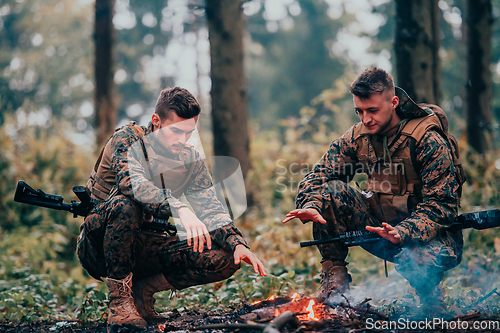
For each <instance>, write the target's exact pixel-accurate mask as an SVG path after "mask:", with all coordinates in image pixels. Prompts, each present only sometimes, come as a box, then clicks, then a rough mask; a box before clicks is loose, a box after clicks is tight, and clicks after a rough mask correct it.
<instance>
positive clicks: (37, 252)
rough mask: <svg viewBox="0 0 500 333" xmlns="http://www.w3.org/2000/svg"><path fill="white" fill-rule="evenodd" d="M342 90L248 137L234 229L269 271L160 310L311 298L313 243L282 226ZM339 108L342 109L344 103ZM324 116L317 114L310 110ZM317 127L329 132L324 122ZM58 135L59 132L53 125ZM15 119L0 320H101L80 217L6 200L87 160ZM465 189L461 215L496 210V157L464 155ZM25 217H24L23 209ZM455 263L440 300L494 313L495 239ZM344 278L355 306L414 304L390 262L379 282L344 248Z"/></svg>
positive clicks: (0, 245) (337, 123)
mask: <svg viewBox="0 0 500 333" xmlns="http://www.w3.org/2000/svg"><path fill="white" fill-rule="evenodd" d="M345 92H346V90H345V89H343V88H342V87H341V86H339V88H337V90H327V91H325V92H324V93H323V95H322V97H318V99H316V100H315V101H314V102H313V103H312V104H311V106H309V107H307V108H304V109H303V110H304V111H302V112H301V115H300V117H299V118H297V119H296V121H295V123H293V122H292V123H283V124H282V125H283V126H282V127H281V130H280V131H279V132H272V131H255V135H254V140H253V141H252V154H253V156H252V158H253V161H254V164H253V166H254V170H253V171H252V173H251V174H250V175H249V177H250V181H249V182H248V183H249V185H251V186H253V187H254V188H253V189H254V193H255V194H254V200H256V206H255V207H254V208H252V209H251V210H249V211H248V212H247V213H246V215H245V217H244V218H240V219H239V220H237V221H236V224H237V226H238V227H239V228H240V229H241V230H242V231H243V233H244V234H245V237H246V239H247V240H248V241H249V245H250V247H251V248H252V250H253V251H254V252H255V253H256V254H257V255H258V256H259V258H261V259H262V260H263V262H264V264H265V265H266V267H267V269H268V273H269V276H268V277H258V276H256V275H255V274H254V273H253V271H252V268H251V267H250V266H246V265H244V266H243V268H242V269H241V270H239V271H238V272H237V273H236V274H235V275H234V276H233V277H232V278H230V279H228V280H226V281H222V282H218V283H214V284H208V285H204V286H195V287H191V288H187V289H185V290H182V291H178V292H176V293H174V295H171V293H170V292H163V293H159V294H158V295H157V298H158V302H157V303H156V305H157V308H158V310H160V311H168V309H174V308H176V309H178V310H179V311H184V310H192V309H195V308H197V307H199V306H201V307H202V308H205V309H222V310H227V309H229V308H236V307H238V306H240V305H241V303H242V302H249V303H251V302H254V301H257V300H263V299H266V298H268V297H269V296H271V295H280V296H286V295H288V296H291V295H292V294H293V293H294V292H299V293H301V294H306V295H307V294H312V293H313V292H315V291H316V290H317V288H318V286H319V270H320V264H319V259H320V258H319V253H318V251H317V250H316V249H315V248H307V249H301V248H300V247H299V242H301V241H304V240H308V239H311V237H312V236H311V233H310V228H311V226H310V225H302V224H301V223H300V222H299V221H290V222H288V223H287V224H286V225H283V224H282V223H281V220H282V219H283V217H284V215H285V214H286V213H287V212H288V211H289V210H291V209H293V207H294V198H295V195H296V192H297V188H296V187H297V184H298V182H299V181H300V180H302V178H303V177H304V175H305V173H307V172H308V171H310V170H311V169H312V167H313V165H314V163H315V162H316V161H317V160H318V159H319V158H320V157H321V155H322V154H323V153H324V152H325V151H326V149H327V148H328V145H329V142H330V140H332V139H333V138H335V137H337V136H339V135H340V133H342V132H343V131H345V130H346V127H347V126H349V125H350V124H349V123H348V121H347V120H346V121H345V122H342V120H340V119H342V118H351V117H352V113H351V111H350V109H348V108H347V107H346V108H345V110H349V111H345V112H344V111H342V110H343V109H338V110H337V109H336V107H335V106H334V104H335V103H334V102H332V101H339V100H342V98H343V96H344V95H345ZM346 103H347V102H346ZM321 112H323V114H322V115H320V116H318V113H321ZM321 117H323V118H322V119H323V120H324V121H325V122H327V123H329V124H331V126H322V125H321V123H322V121H317V119H319V118H321ZM59 127H61V128H63V127H67V125H64V126H63V125H62V124H61V125H60V126H59ZM13 128H16V126H15V124H14V123H13V122H7V124H5V125H4V126H3V127H1V128H0V145H1V146H2V147H3V148H4V153H3V154H2V156H1V157H0V159H1V160H0V182H1V185H2V186H1V187H0V194H1V196H0V198H1V200H0V204H1V205H2V206H1V209H2V216H4V217H5V218H4V219H2V221H1V223H2V224H1V226H2V228H1V229H0V322H30V321H36V320H68V319H72V320H79V321H81V322H95V321H98V322H99V321H104V320H105V318H106V307H107V289H106V286H105V284H103V283H101V282H96V281H95V280H93V279H91V278H90V277H89V276H88V275H87V273H86V272H84V271H83V269H82V268H81V266H80V264H79V263H78V261H77V259H76V257H75V254H74V252H75V243H76V236H77V234H78V225H79V223H80V222H81V219H80V220H77V219H73V218H72V217H71V216H70V215H69V214H67V213H66V212H60V213H61V214H59V212H55V211H51V210H48V209H43V208H30V207H29V206H26V205H22V204H17V203H14V202H13V201H12V199H13V194H14V189H15V184H16V182H17V180H19V179H20V178H21V177H22V178H24V180H26V181H27V182H28V183H29V184H31V185H33V187H35V188H43V189H44V190H46V192H49V193H54V194H63V196H64V197H65V198H66V199H67V200H69V199H71V198H72V195H73V194H71V192H69V190H70V188H71V186H72V185H74V184H83V183H84V182H85V180H86V177H87V172H88V170H90V169H91V168H92V164H93V162H94V157H93V156H92V154H90V153H88V152H86V151H85V150H84V149H83V148H82V147H80V146H77V145H74V144H72V143H71V142H70V141H69V140H68V139H67V134H65V133H66V132H63V131H47V130H45V129H43V128H36V127H26V128H23V129H22V130H20V131H17V132H16V131H13V130H12V129H13ZM462 156H464V163H465V164H466V168H467V171H468V177H469V180H468V183H467V184H466V186H465V187H464V196H463V211H464V212H469V211H473V210H479V209H486V208H491V207H499V206H500V201H499V198H498V189H497V188H496V187H495V184H497V183H498V182H499V181H500V174H499V170H498V169H497V166H496V165H497V164H495V163H497V161H498V159H499V155H498V153H492V154H490V155H487V156H482V157H479V156H476V155H474V154H473V153H470V152H467V151H466V150H464V151H463V152H462ZM28 208H29V209H31V210H28ZM464 235H465V237H464V238H465V249H464V259H463V262H462V264H460V265H459V266H458V267H457V268H455V269H453V270H451V271H449V272H448V273H447V275H446V279H445V282H444V286H445V290H446V292H447V299H446V301H447V302H448V304H449V305H450V306H452V307H454V309H455V310H456V311H457V312H467V311H469V310H471V309H477V310H481V311H487V312H489V313H498V305H497V304H498V295H496V294H492V295H491V296H490V297H489V298H487V299H486V300H482V299H481V298H482V297H483V296H484V295H486V294H487V293H489V292H490V291H492V290H493V288H496V287H499V288H500V286H498V281H497V276H498V274H500V265H499V264H498V263H499V262H500V261H499V259H500V258H499V253H500V232H499V230H497V229H494V230H485V231H475V230H468V231H465V232H464ZM348 261H349V262H350V263H351V264H350V265H349V270H350V272H351V274H352V276H353V284H352V291H353V295H354V296H355V299H356V300H359V301H360V300H362V299H364V298H366V297H372V298H373V301H372V304H373V305H375V306H376V307H378V308H379V309H382V310H383V311H385V312H387V313H389V314H391V313H392V314H401V313H404V312H405V311H407V310H410V309H411V308H412V307H414V305H415V302H416V301H415V299H416V297H415V295H414V294H413V291H412V289H411V288H410V287H409V285H408V284H407V282H406V281H405V280H404V279H403V278H402V277H401V276H400V275H399V274H397V273H396V272H395V271H394V265H392V264H389V267H388V268H389V278H388V279H386V278H385V277H384V264H383V261H381V260H380V259H377V258H375V257H373V256H372V255H370V254H368V253H366V252H365V251H363V250H362V249H361V248H353V249H351V250H350V254H349V257H348Z"/></svg>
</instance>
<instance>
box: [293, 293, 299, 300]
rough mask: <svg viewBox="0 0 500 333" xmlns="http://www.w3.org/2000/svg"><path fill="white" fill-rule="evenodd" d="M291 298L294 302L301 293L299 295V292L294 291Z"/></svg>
mask: <svg viewBox="0 0 500 333" xmlns="http://www.w3.org/2000/svg"><path fill="white" fill-rule="evenodd" d="M291 298H292V302H293V301H296V300H298V299H299V298H300V295H299V293H293V295H292V297H291Z"/></svg>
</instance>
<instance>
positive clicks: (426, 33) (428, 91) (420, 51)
mask: <svg viewBox="0 0 500 333" xmlns="http://www.w3.org/2000/svg"><path fill="white" fill-rule="evenodd" d="M439 31H440V30H439V8H438V0H396V36H395V49H396V67H397V78H398V85H399V86H400V87H401V88H403V89H404V90H406V92H407V93H408V94H409V95H410V97H411V98H412V99H414V100H415V101H416V102H418V103H424V102H425V103H433V104H439V102H440V93H441V91H440V79H439V77H440V62H439V57H438V51H439V44H440V43H439Z"/></svg>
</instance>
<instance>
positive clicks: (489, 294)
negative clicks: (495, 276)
mask: <svg viewBox="0 0 500 333" xmlns="http://www.w3.org/2000/svg"><path fill="white" fill-rule="evenodd" d="M493 294H497V295H498V292H497V288H495V289H493V290H492V291H490V292H489V293H487V294H486V295H484V296H483V297H481V298H480V299H478V300H477V301H475V302H474V303H472V304H471V305H469V306H468V307H467V308H468V309H470V308H473V307H475V306H476V305H479V304H480V303H481V302H483V301H485V300H486V299H488V298H489V297H490V296H491V295H493Z"/></svg>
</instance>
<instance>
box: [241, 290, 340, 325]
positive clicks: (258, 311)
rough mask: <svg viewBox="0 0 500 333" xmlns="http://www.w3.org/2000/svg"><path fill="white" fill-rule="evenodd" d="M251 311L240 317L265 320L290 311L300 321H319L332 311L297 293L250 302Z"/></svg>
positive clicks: (242, 318)
mask: <svg viewBox="0 0 500 333" xmlns="http://www.w3.org/2000/svg"><path fill="white" fill-rule="evenodd" d="M250 309H251V312H250V313H247V314H245V315H243V316H241V317H240V319H241V320H245V321H255V322H267V321H270V320H272V319H274V318H276V317H278V316H279V315H280V314H282V313H284V312H285V311H292V312H293V313H294V314H295V315H296V316H297V319H298V320H299V321H300V322H308V321H319V320H321V319H324V318H330V317H331V316H332V315H335V314H334V313H330V312H331V310H332V309H330V308H329V307H325V306H324V305H323V304H321V303H317V302H316V300H315V299H313V298H307V297H306V298H301V296H300V295H299V294H298V293H294V294H293V295H292V296H291V297H276V296H271V297H269V298H268V299H266V300H265V301H257V302H254V303H252V304H250Z"/></svg>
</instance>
